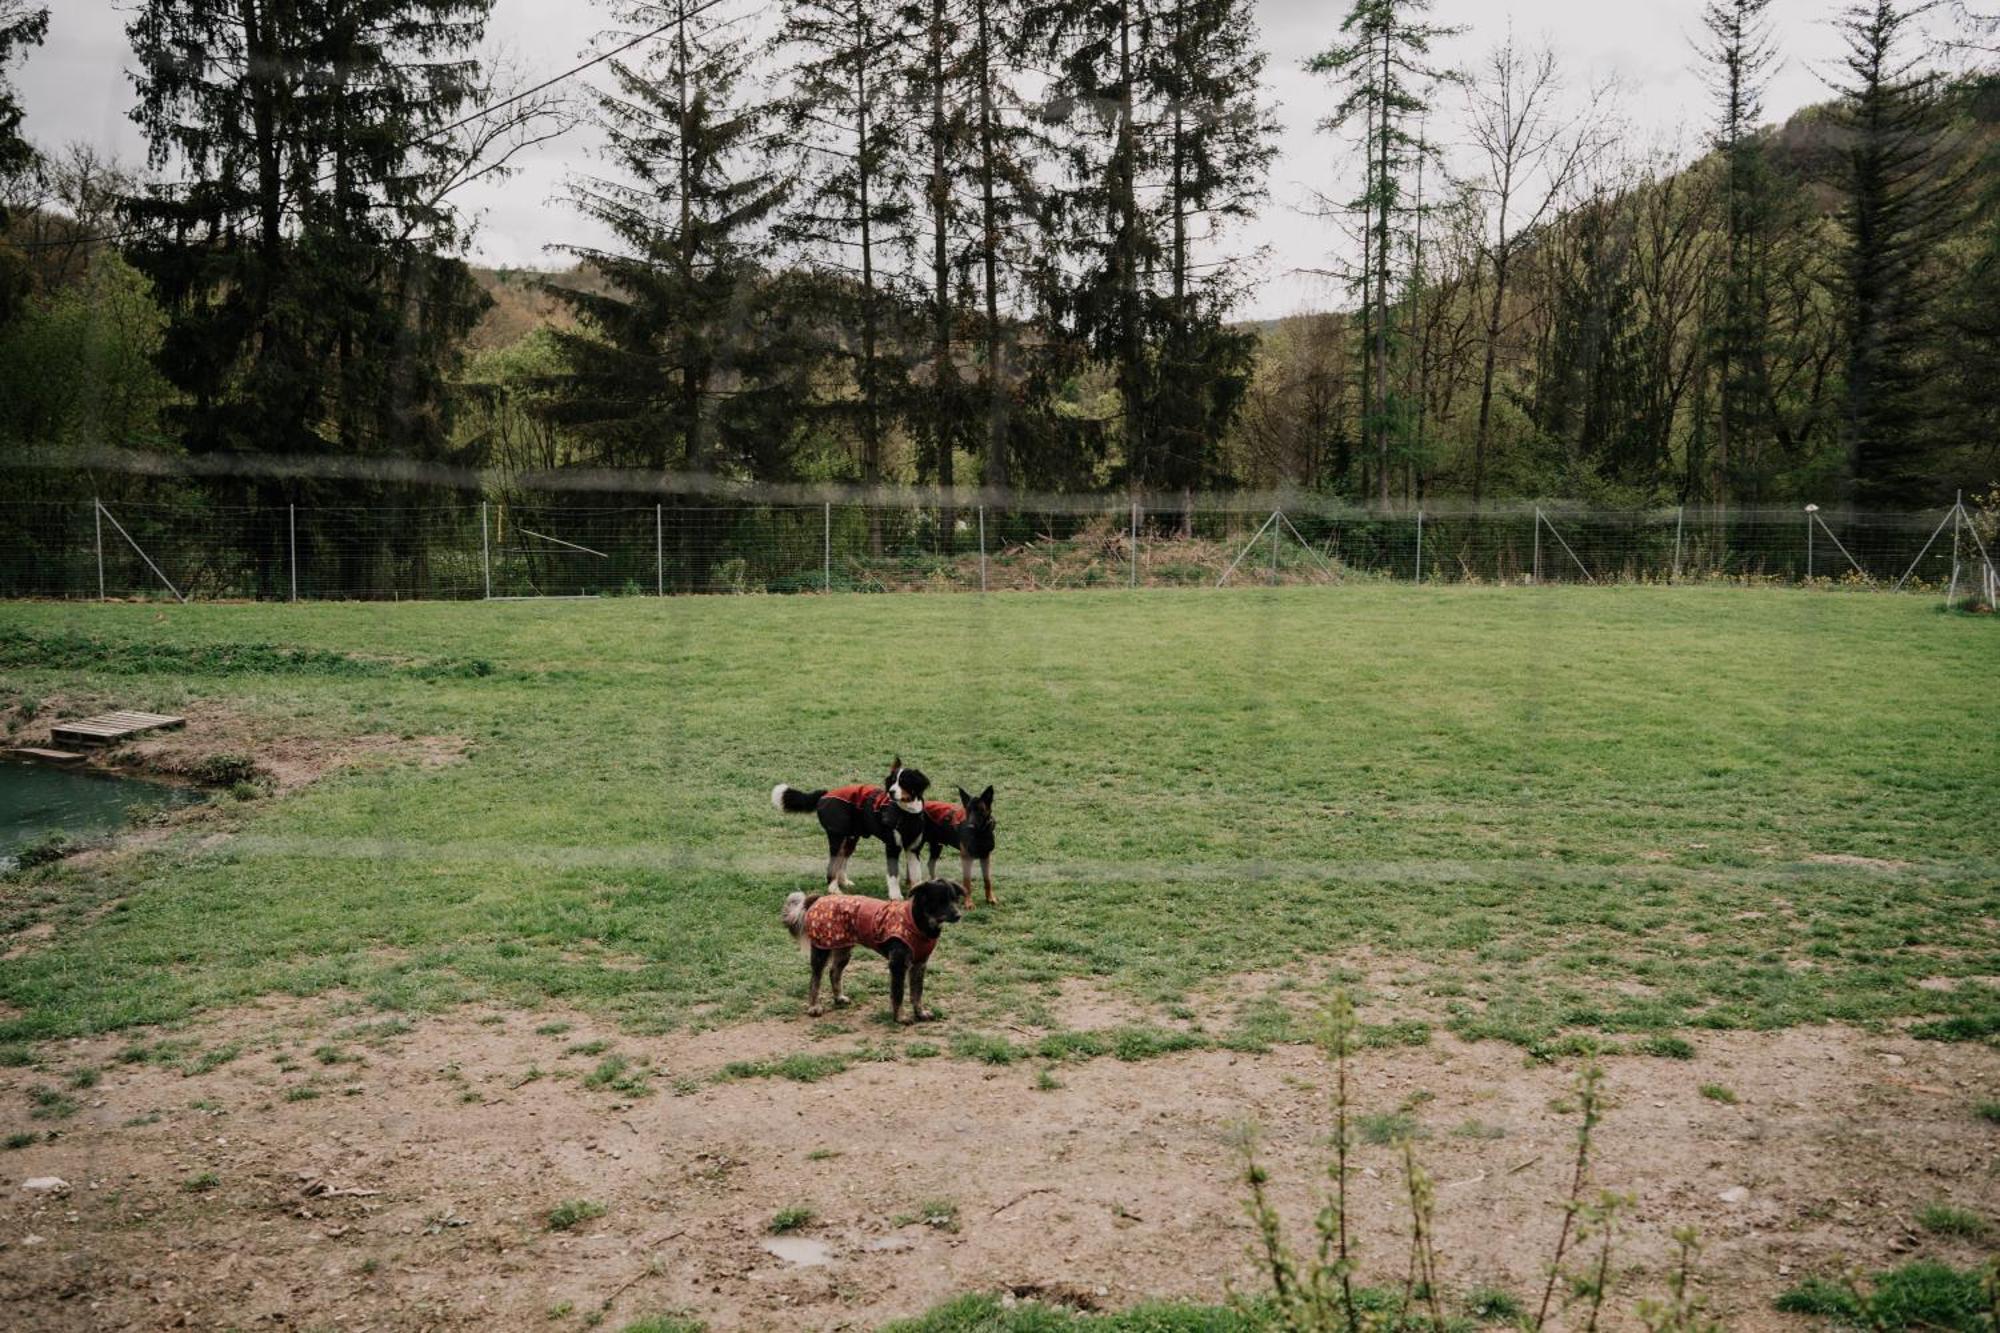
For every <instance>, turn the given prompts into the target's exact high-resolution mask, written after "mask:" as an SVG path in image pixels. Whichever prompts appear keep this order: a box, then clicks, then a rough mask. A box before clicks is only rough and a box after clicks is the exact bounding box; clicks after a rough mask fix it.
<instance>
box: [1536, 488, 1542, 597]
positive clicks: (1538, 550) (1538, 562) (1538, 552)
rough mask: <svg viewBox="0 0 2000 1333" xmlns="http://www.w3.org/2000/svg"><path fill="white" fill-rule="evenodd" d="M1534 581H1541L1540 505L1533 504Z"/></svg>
mask: <svg viewBox="0 0 2000 1333" xmlns="http://www.w3.org/2000/svg"><path fill="white" fill-rule="evenodd" d="M1534 581H1535V582H1536V583H1540V582H1541V581H1542V507H1541V506H1540V505H1536V506H1535V575H1534Z"/></svg>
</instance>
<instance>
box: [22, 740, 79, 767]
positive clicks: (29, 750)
mask: <svg viewBox="0 0 2000 1333" xmlns="http://www.w3.org/2000/svg"><path fill="white" fill-rule="evenodd" d="M7 753H8V754H11V755H15V756H17V757H18V758H21V759H33V760H35V761H36V762H37V763H43V764H80V763H82V762H83V759H84V756H82V755H80V754H77V753H76V752H75V751H73V750H45V749H43V748H42V747H40V746H38V745H17V746H15V747H14V748H13V749H11V750H9V751H7Z"/></svg>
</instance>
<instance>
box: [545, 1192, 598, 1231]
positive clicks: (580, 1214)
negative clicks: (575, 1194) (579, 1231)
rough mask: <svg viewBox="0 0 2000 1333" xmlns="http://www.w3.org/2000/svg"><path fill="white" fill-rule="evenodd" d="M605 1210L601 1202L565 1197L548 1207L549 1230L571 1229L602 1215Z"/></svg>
mask: <svg viewBox="0 0 2000 1333" xmlns="http://www.w3.org/2000/svg"><path fill="white" fill-rule="evenodd" d="M607 1211H609V1210H608V1209H606V1208H605V1206H604V1205H603V1204H601V1203H593V1202H592V1201H591V1200H589V1199H565V1200H564V1201H563V1202H561V1203H559V1204H557V1205H556V1206H555V1207H553V1208H551V1209H549V1215H548V1228H549V1230H550V1231H573V1230H575V1229H576V1228H577V1227H579V1226H582V1225H583V1224H584V1223H585V1222H588V1221H590V1220H591V1219H592V1218H597V1217H602V1216H604V1214H605V1213H606V1212H607Z"/></svg>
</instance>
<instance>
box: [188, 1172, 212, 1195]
mask: <svg viewBox="0 0 2000 1333" xmlns="http://www.w3.org/2000/svg"><path fill="white" fill-rule="evenodd" d="M221 1183H222V1177H221V1176H218V1175H217V1174H215V1172H213V1171H198V1172H196V1173H195V1174H194V1175H191V1176H189V1177H188V1178H187V1179H186V1180H183V1181H182V1182H181V1188H182V1189H184V1190H186V1191H187V1192H188V1193H189V1194H206V1193H207V1192H208V1191H209V1190H212V1189H214V1188H215V1187H216V1186H217V1185H220V1184H221Z"/></svg>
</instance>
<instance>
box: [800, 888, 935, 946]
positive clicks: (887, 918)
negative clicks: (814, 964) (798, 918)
mask: <svg viewBox="0 0 2000 1333" xmlns="http://www.w3.org/2000/svg"><path fill="white" fill-rule="evenodd" d="M806 938H807V939H808V940H811V941H812V944H813V947H814V948H817V949H852V948H854V947H855V946H856V945H860V946H862V947H863V948H868V949H873V950H875V952H877V953H880V952H882V946H883V945H885V944H887V943H888V942H889V941H890V940H901V941H902V942H903V943H904V944H906V945H908V946H909V949H910V957H911V958H912V959H913V960H914V961H916V962H919V963H921V962H923V961H924V960H925V959H927V958H929V957H930V956H931V950H933V949H935V948H937V939H936V938H935V937H934V936H930V935H926V934H924V933H923V932H922V931H921V930H918V929H917V918H916V913H915V912H914V911H913V910H912V908H911V904H910V901H909V899H907V898H905V899H903V900H902V901H901V902H891V901H890V900H888V899H887V898H864V897H862V896H861V895H860V894H856V893H831V894H828V895H827V896H826V897H824V898H820V899H817V900H815V901H814V903H813V905H812V906H811V907H808V908H806Z"/></svg>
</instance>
